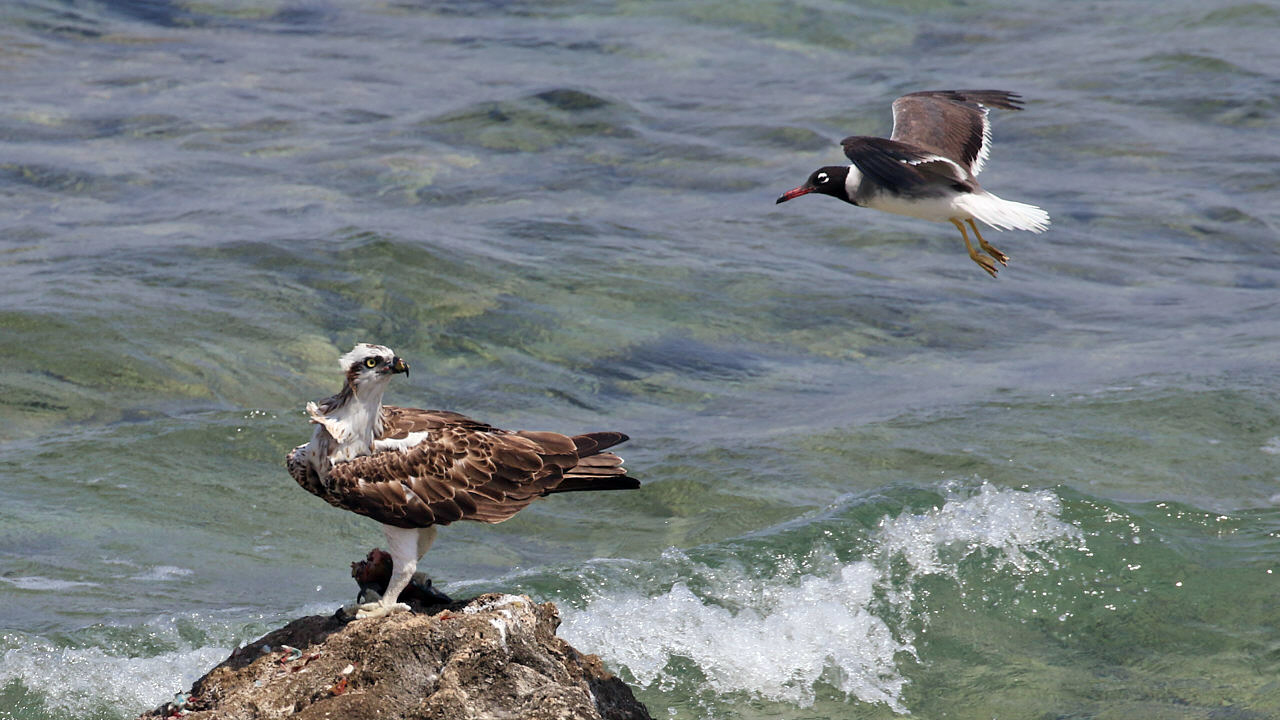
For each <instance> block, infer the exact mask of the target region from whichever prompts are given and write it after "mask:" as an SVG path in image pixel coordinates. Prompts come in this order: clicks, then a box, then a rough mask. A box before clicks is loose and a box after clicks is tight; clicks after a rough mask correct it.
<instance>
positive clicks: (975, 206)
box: [952, 191, 1049, 233]
mask: <svg viewBox="0 0 1280 720" xmlns="http://www.w3.org/2000/svg"><path fill="white" fill-rule="evenodd" d="M952 203H953V204H954V205H955V206H956V207H957V208H958V209H960V210H962V211H963V212H964V213H965V215H961V216H960V217H959V219H961V220H964V219H968V218H970V217H971V218H974V219H977V220H981V221H982V222H984V223H986V224H988V225H990V226H991V227H993V228H997V229H1000V230H1030V231H1031V232H1034V233H1041V232H1044V231H1045V230H1047V229H1049V213H1047V212H1045V211H1044V210H1041V209H1040V208H1038V207H1036V206H1035V205H1028V204H1026V203H1020V202H1014V201H1012V200H1005V199H1004V198H1000V197H997V196H995V195H992V194H991V193H989V192H985V191H984V192H980V193H963V194H961V195H958V196H957V197H956V198H955V199H954V200H953V201H952Z"/></svg>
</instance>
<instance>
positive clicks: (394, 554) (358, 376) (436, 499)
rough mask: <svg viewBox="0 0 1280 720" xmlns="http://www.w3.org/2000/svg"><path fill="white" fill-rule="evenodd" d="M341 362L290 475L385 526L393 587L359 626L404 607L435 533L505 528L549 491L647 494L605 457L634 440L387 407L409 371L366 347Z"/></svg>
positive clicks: (362, 613)
mask: <svg viewBox="0 0 1280 720" xmlns="http://www.w3.org/2000/svg"><path fill="white" fill-rule="evenodd" d="M339 363H340V364H341V366H342V369H343V371H344V372H345V373H346V380H345V382H344V383H343V385H342V390H341V391H339V392H338V394H337V395H334V396H332V397H330V398H327V399H325V400H321V401H320V402H318V403H316V402H312V403H307V413H308V414H309V415H310V416H311V422H312V423H314V424H315V426H316V428H315V431H314V433H313V434H312V436H311V442H309V443H307V444H305V445H299V446H298V447H296V448H294V449H293V451H292V452H290V453H289V456H288V468H289V474H290V475H292V476H293V479H294V480H297V481H298V484H299V485H301V486H302V487H303V488H305V489H306V490H307V491H309V492H311V493H313V494H315V495H319V496H320V497H321V498H323V499H324V500H325V501H326V502H328V503H329V504H330V505H335V506H337V507H340V508H343V509H344V510H350V511H352V512H356V513H360V514H361V515H365V516H368V517H371V518H373V519H374V520H377V521H378V522H379V523H382V529H383V533H384V534H385V535H386V538H387V545H388V549H389V550H390V553H391V558H392V564H393V569H392V573H391V582H390V584H389V585H388V586H387V591H386V593H385V594H383V595H382V597H381V598H380V599H379V600H377V601H376V602H370V603H364V604H361V605H358V606H356V607H354V608H351V610H353V611H354V614H355V616H356V617H357V618H369V617H381V616H383V615H388V614H391V613H394V612H398V611H404V610H408V609H409V606H408V605H406V604H404V603H399V602H397V600H398V598H399V595H400V592H401V591H402V590H404V588H405V586H406V585H408V583H409V581H410V579H411V578H412V577H413V574H414V572H415V571H416V570H417V564H418V560H419V559H420V558H421V557H422V555H423V554H424V553H426V551H427V549H428V548H429V547H431V543H432V542H434V541H435V538H436V526H438V525H448V524H449V523H451V522H454V521H455V520H475V521H478V522H486V523H499V522H502V521H503V520H506V519H508V518H510V517H511V516H512V515H515V514H516V513H517V512H519V511H520V510H522V509H524V508H525V507H527V506H528V505H529V503H531V502H533V501H534V500H536V499H538V498H540V497H542V496H544V495H550V494H552V493H560V492H571V491H578V490H622V489H630V488H637V487H639V486H640V483H639V482H638V481H637V480H635V479H634V478H630V477H627V475H626V469H625V468H623V467H622V458H619V457H618V456H617V455H615V454H613V453H611V452H604V451H605V450H606V449H607V448H610V447H612V446H614V445H617V444H619V443H622V442H624V441H626V440H627V436H626V435H624V434H622V433H620V432H593V433H584V434H582V435H574V436H568V435H561V434H559V433H553V432H527V431H520V432H511V431H508V430H499V429H497V428H494V427H491V426H489V425H486V424H484V423H480V422H476V421H475V420H472V419H470V418H467V417H465V416H463V415H459V414H458V413H455V412H449V411H447V410H417V409H414V408H402V407H394V406H391V405H383V404H382V395H383V392H384V391H386V389H387V385H388V384H390V381H391V378H392V377H394V376H396V375H397V374H401V373H404V374H406V375H407V374H408V372H409V365H408V363H406V362H405V361H404V360H402V359H400V358H399V357H397V356H396V354H395V353H394V352H392V351H391V350H390V349H389V348H386V347H383V346H381V345H370V344H367V343H362V344H359V345H356V346H355V348H353V349H352V350H351V352H349V353H347V354H346V355H343V356H342V358H341V359H340V360H339Z"/></svg>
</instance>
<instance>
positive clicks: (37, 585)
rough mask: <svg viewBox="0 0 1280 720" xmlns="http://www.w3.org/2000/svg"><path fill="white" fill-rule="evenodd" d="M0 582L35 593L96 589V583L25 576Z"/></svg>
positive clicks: (8, 578) (6, 578)
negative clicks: (84, 588) (81, 588)
mask: <svg viewBox="0 0 1280 720" xmlns="http://www.w3.org/2000/svg"><path fill="white" fill-rule="evenodd" d="M0 581H4V582H7V583H9V584H10V585H13V586H14V587H16V588H18V589H20V590H37V591H50V590H52V591H57V590H70V589H71V588H77V587H97V585H98V583H94V582H83V581H80V580H57V579H54V578H47V577H41V576H39V575H25V576H21V577H0Z"/></svg>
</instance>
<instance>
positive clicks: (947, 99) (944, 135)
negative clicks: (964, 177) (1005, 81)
mask: <svg viewBox="0 0 1280 720" xmlns="http://www.w3.org/2000/svg"><path fill="white" fill-rule="evenodd" d="M1021 103H1022V101H1021V99H1020V98H1019V96H1018V94H1017V93H1011V92H1005V91H1004V90H926V91H924V92H915V93H911V94H909V95H903V96H902V97H900V98H898V99H897V100H894V101H893V134H892V135H891V136H890V139H892V140H897V141H898V142H902V143H907V144H909V145H915V146H916V147H919V148H923V149H925V150H929V151H930V152H935V153H937V154H939V155H941V156H943V157H945V158H950V159H951V160H955V161H956V162H958V163H960V165H961V166H962V167H964V168H965V169H967V170H968V171H969V172H970V173H972V174H974V175H977V174H978V172H979V171H981V170H982V164H983V162H984V161H985V160H986V158H987V155H988V154H989V153H990V146H991V123H990V120H989V119H988V118H987V108H989V107H994V108H1002V109H1005V110H1021V109H1022V107H1021Z"/></svg>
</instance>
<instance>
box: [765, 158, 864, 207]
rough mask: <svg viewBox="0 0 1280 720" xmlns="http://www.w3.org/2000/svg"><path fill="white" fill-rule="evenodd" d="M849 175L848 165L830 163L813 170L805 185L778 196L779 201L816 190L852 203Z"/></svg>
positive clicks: (782, 201)
mask: <svg viewBox="0 0 1280 720" xmlns="http://www.w3.org/2000/svg"><path fill="white" fill-rule="evenodd" d="M848 177H849V168H848V167H847V166H844V165H828V166H826V167H820V168H818V169H817V170H814V171H813V174H812V175H810V176H809V179H808V180H805V181H804V184H803V185H801V186H800V187H798V188H793V189H791V190H788V191H786V192H784V193H782V197H779V198H778V202H780V203H784V202H786V201H788V200H791V199H792V198H798V197H800V196H801V195H808V194H809V193H815V192H816V193H821V194H823V195H830V196H831V197H833V198H839V199H841V200H843V201H845V202H847V203H851V202H853V200H851V199H850V198H849V189H848V188H847V187H845V180H846V179H848ZM775 204H776V203H775Z"/></svg>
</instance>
